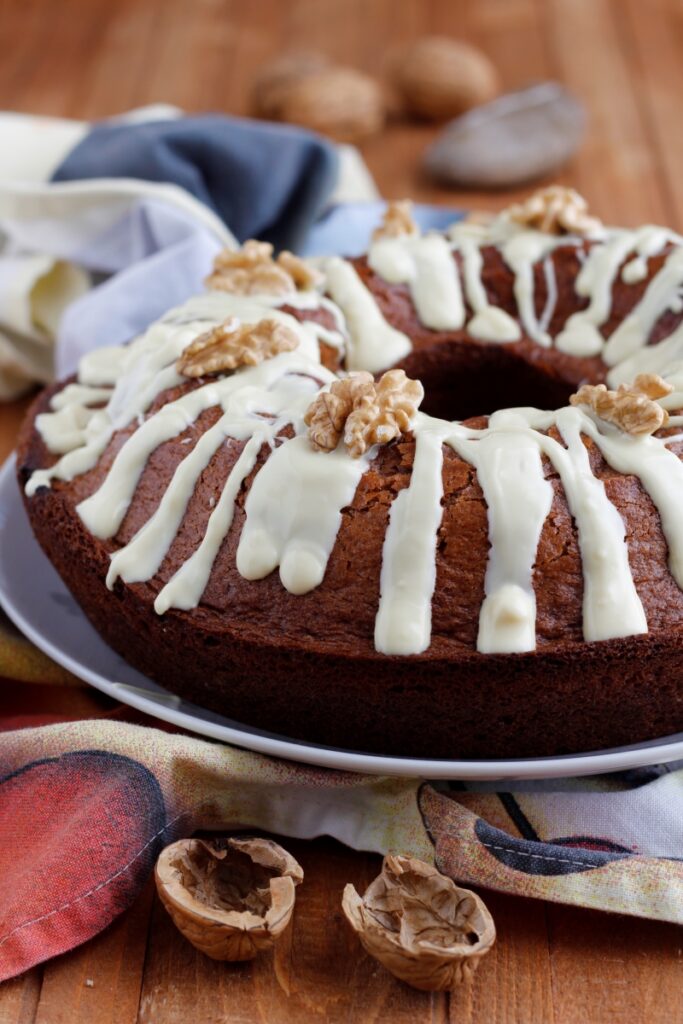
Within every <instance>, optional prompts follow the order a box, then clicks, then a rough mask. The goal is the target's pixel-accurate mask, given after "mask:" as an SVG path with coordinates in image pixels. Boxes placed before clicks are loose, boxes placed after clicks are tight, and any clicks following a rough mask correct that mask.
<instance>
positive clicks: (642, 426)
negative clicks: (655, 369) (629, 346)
mask: <svg viewBox="0 0 683 1024" xmlns="http://www.w3.org/2000/svg"><path fill="white" fill-rule="evenodd" d="M672 391H673V388H672V387H671V385H670V384H668V383H667V382H666V381H665V380H662V378H661V377H660V376H659V375H658V374H656V373H639V374H638V376H637V377H636V379H635V380H634V381H633V383H632V384H620V385H619V387H618V388H617V390H616V391H608V390H607V388H606V387H605V385H604V384H584V385H583V386H582V387H580V388H579V390H578V391H577V393H576V394H575V395H572V396H571V398H570V399H569V401H570V403H571V405H587V406H588V407H589V408H590V409H592V410H593V411H594V412H595V413H596V414H597V415H598V416H599V417H600V418H601V419H603V420H606V421H607V422H608V423H613V424H614V426H616V427H619V429H620V430H623V431H624V433H626V434H633V435H634V436H640V435H643V434H654V432H655V431H656V430H660V429H661V428H662V427H665V426H666V425H667V423H668V422H669V414H668V412H667V411H666V409H663V408H662V406H661V405H660V404H659V402H658V401H657V399H658V398H665V397H666V396H667V395H670V394H671V392H672Z"/></svg>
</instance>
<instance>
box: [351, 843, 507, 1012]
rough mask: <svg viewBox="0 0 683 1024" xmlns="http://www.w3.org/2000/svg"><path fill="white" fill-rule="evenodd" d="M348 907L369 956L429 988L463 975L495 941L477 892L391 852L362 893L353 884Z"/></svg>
mask: <svg viewBox="0 0 683 1024" xmlns="http://www.w3.org/2000/svg"><path fill="white" fill-rule="evenodd" d="M342 909H343V911H344V913H345V914H346V918H347V920H348V922H349V924H350V925H351V927H352V928H353V930H354V931H355V932H356V934H357V935H358V938H359V939H360V941H361V943H362V944H363V946H364V948H365V949H366V950H367V952H368V953H369V954H370V956H373V957H374V958H375V959H376V960H379V962H380V963H381V964H383V965H384V967H386V968H387V970H389V971H391V973H392V974H393V975H395V976H396V977H397V978H400V979H401V980H402V981H405V982H407V983H408V984H409V985H412V986H413V988H419V989H422V990H423V991H427V992H439V991H443V990H445V989H451V988H453V987H454V986H455V985H457V984H458V983H460V982H461V981H463V980H464V979H465V978H466V977H468V976H469V975H470V974H472V972H473V971H474V970H475V969H476V967H477V965H478V964H479V961H480V960H481V958H482V957H483V956H484V955H485V954H486V953H488V951H489V950H490V949H491V947H492V946H493V943H494V942H495V939H496V929H495V926H494V924H493V919H492V917H491V915H490V914H489V912H488V910H487V909H486V906H485V905H484V903H483V902H482V900H481V899H480V898H479V897H478V896H477V895H475V893H473V892H470V891H469V890H468V889H461V888H459V887H458V886H457V885H456V884H455V882H454V881H453V880H452V879H451V878H447V877H446V876H445V875H442V874H441V873H440V872H439V871H437V870H436V868H434V867H432V866H431V865H429V864H425V863H424V862H423V861H421V860H415V859H412V858H410V857H398V856H387V857H385V858H384V863H383V864H382V871H381V874H380V875H378V877H377V878H376V879H375V880H374V881H373V882H372V883H371V884H370V886H369V887H368V889H367V890H366V892H365V895H364V896H363V898H362V899H361V897H360V896H359V895H358V893H357V892H356V890H355V889H354V887H353V886H352V885H347V886H346V888H345V889H344V895H343V898H342Z"/></svg>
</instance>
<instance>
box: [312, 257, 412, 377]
mask: <svg viewBox="0 0 683 1024" xmlns="http://www.w3.org/2000/svg"><path fill="white" fill-rule="evenodd" d="M325 274H326V287H327V291H328V292H329V294H330V295H331V296H332V298H333V300H334V302H336V304H337V305H338V306H339V309H340V310H341V311H342V313H343V314H344V317H345V320H346V325H347V333H348V341H347V354H346V368H347V369H348V370H369V371H370V373H379V372H380V371H381V370H386V369H387V367H389V366H393V365H394V363H398V362H400V360H401V359H403V358H404V356H407V355H408V353H409V352H410V351H411V349H412V347H413V346H412V345H411V343H410V339H409V338H408V337H407V336H406V335H405V334H403V333H402V331H397V330H396V328H394V327H392V326H391V325H390V324H388V323H387V321H386V320H385V319H384V316H383V315H382V312H381V310H380V308H379V306H378V305H377V302H376V300H375V298H374V296H373V295H372V293H371V292H370V291H368V289H367V288H366V287H365V285H364V284H363V282H362V281H361V279H360V277H359V276H358V274H357V273H356V271H355V270H354V268H353V267H352V266H351V264H350V263H348V262H347V261H346V260H343V259H340V258H338V257H336V256H333V257H332V258H331V259H329V260H327V262H326V264H325Z"/></svg>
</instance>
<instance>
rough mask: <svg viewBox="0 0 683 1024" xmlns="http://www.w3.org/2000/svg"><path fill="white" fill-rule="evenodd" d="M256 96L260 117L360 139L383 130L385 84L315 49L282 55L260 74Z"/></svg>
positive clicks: (350, 139) (339, 137) (342, 139)
mask: <svg viewBox="0 0 683 1024" xmlns="http://www.w3.org/2000/svg"><path fill="white" fill-rule="evenodd" d="M252 100H253V104H254V109H255V112H256V113H257V114H259V115H260V116H261V117H267V118H269V119H271V120H274V121H287V122H289V123H290V124H298V125H301V126H302V127H304V128H310V129H311V130H312V131H316V132H321V133H322V134H323V135H329V136H331V137H332V138H334V139H336V140H337V141H338V142H359V141H361V140H362V139H364V138H367V136H369V135H374V134H375V133H376V132H378V131H380V129H381V128H382V126H383V124H384V119H385V101H384V94H383V90H382V88H381V86H380V85H379V84H378V83H377V82H376V81H375V80H374V78H371V77H370V76H369V75H365V74H363V72H361V71H356V70H355V69H354V68H344V67H335V66H326V65H325V63H324V58H316V57H315V56H314V55H310V54H309V55H306V56H301V57H299V58H295V57H291V58H281V60H280V61H277V62H275V64H273V65H272V66H271V67H266V68H264V69H263V71H262V72H261V74H260V75H259V76H258V77H257V79H256V81H255V83H254V87H253V92H252Z"/></svg>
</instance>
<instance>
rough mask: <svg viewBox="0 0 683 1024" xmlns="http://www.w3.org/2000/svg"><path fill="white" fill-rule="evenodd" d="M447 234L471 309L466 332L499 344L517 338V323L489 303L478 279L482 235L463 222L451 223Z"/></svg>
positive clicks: (480, 269)
mask: <svg viewBox="0 0 683 1024" xmlns="http://www.w3.org/2000/svg"><path fill="white" fill-rule="evenodd" d="M449 235H450V237H451V239H452V241H453V243H454V248H455V249H457V250H458V251H459V252H460V255H461V257H462V262H463V277H464V281H465V294H466V296H467V301H468V302H469V304H470V306H471V307H472V310H473V315H472V317H471V319H470V320H469V321H468V323H467V333H468V334H471V335H472V337H473V338H477V339H478V340H479V341H492V342H497V343H499V344H504V343H506V342H511V341H519V339H520V338H521V336H522V332H521V329H520V326H519V324H518V323H517V321H516V320H514V319H513V318H512V317H511V316H510V315H509V313H506V312H505V310H504V309H499V308H498V306H492V305H491V303H490V302H489V300H488V296H487V294H486V289H485V288H484V285H483V283H482V280H481V272H482V269H483V266H484V259H483V257H482V254H481V251H480V249H481V246H482V245H484V244H485V241H486V235H485V234H483V233H482V232H478V233H477V232H475V231H473V230H472V226H471V225H467V224H454V225H453V227H452V228H451V230H450V232H449Z"/></svg>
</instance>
